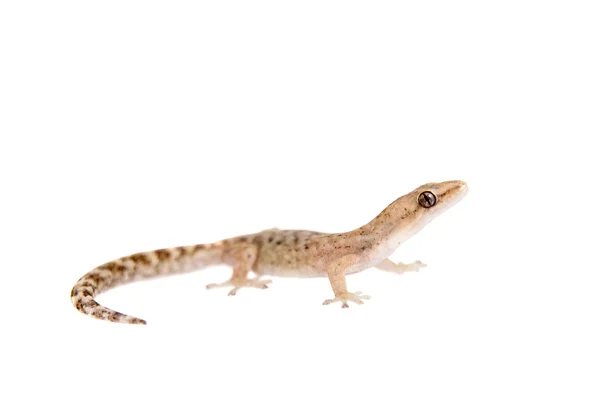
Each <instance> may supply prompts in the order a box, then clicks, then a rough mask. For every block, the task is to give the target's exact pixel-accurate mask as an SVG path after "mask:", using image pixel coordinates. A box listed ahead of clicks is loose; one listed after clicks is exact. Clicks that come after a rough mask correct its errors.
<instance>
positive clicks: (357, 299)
mask: <svg viewBox="0 0 600 400" xmlns="http://www.w3.org/2000/svg"><path fill="white" fill-rule="evenodd" d="M370 298H371V296H368V295H366V294H362V292H355V293H350V292H346V293H342V294H340V295H338V296H335V297H334V298H333V299H329V300H325V301H324V302H323V305H324V306H326V305H328V304H331V303H336V302H338V301H340V302H341V303H342V308H348V307H349V306H348V302H349V301H352V302H354V303H356V304H362V303H363V301H362V300H368V299H370Z"/></svg>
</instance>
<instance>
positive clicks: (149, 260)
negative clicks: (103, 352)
mask: <svg viewBox="0 0 600 400" xmlns="http://www.w3.org/2000/svg"><path fill="white" fill-rule="evenodd" d="M222 254H223V245H222V243H214V244H207V245H203V244H200V245H195V246H183V247H173V248H170V249H159V250H154V251H150V252H145V253H136V254H132V255H130V256H127V257H122V258H120V259H118V260H115V261H111V262H109V263H106V264H103V265H101V266H99V267H97V268H94V269H93V270H91V271H90V272H88V273H87V274H85V275H84V276H82V277H81V279H79V280H78V281H77V283H75V286H73V289H72V290H71V302H72V303H73V305H74V306H75V308H76V309H77V310H79V311H80V312H82V313H84V314H87V315H89V316H91V317H94V318H96V319H101V320H105V321H111V322H120V323H124V324H135V325H146V321H144V320H143V319H140V318H136V317H132V316H130V315H126V314H123V313H120V312H118V311H114V310H111V309H110V308H107V307H104V306H102V305H100V304H98V303H97V302H96V300H94V298H95V297H96V296H97V295H99V294H100V293H102V292H105V291H107V290H110V289H112V288H114V287H116V286H120V285H122V284H125V283H129V282H134V281H137V280H142V279H149V278H153V277H158V276H165V275H172V274H180V273H186V272H192V271H195V270H198V269H202V268H205V267H207V266H209V265H215V264H219V263H220V262H221V260H222Z"/></svg>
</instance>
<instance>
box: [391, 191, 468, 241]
mask: <svg viewBox="0 0 600 400" xmlns="http://www.w3.org/2000/svg"><path fill="white" fill-rule="evenodd" d="M467 191H468V188H467V184H466V183H465V182H463V181H446V182H436V183H427V184H425V185H422V186H419V187H418V188H416V189H415V190H413V191H412V192H410V193H408V194H406V195H404V196H402V197H400V198H399V199H398V200H396V201H395V202H394V203H393V214H394V215H396V218H397V221H398V225H397V228H398V229H397V231H396V233H397V235H394V236H395V239H397V241H398V242H402V241H404V240H405V239H407V238H408V237H410V236H412V235H413V234H415V233H416V232H418V231H419V230H421V229H422V228H423V227H424V226H425V225H427V224H428V223H429V222H430V221H431V220H433V219H434V218H435V217H437V216H438V215H440V214H441V213H443V212H444V211H446V210H447V209H449V208H450V207H452V206H453V205H454V204H456V203H458V202H459V201H460V200H461V199H462V198H463V197H464V196H465V195H466V194H467ZM396 236H397V237H396ZM395 241H396V240H395Z"/></svg>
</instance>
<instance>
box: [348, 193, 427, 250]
mask: <svg viewBox="0 0 600 400" xmlns="http://www.w3.org/2000/svg"><path fill="white" fill-rule="evenodd" d="M413 217H414V211H412V210H411V209H409V208H406V207H404V206H403V205H402V203H401V202H394V203H392V204H390V205H389V206H387V207H386V208H385V209H384V210H383V211H382V212H381V213H379V215H378V216H377V217H375V218H374V219H373V220H371V221H370V222H369V223H367V224H365V225H363V226H361V227H360V228H358V229H355V230H354V231H351V232H349V236H351V237H354V238H360V239H362V240H363V241H365V242H368V243H369V245H370V246H372V247H376V248H379V249H381V250H382V251H383V252H390V253H391V252H393V250H395V249H396V247H398V245H399V244H400V243H402V242H403V241H405V240H406V239H408V238H409V237H410V236H412V235H414V234H415V233H416V232H418V231H419V230H420V229H421V227H422V226H419V224H415V221H414V218H413Z"/></svg>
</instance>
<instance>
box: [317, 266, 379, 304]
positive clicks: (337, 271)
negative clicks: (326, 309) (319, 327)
mask: <svg viewBox="0 0 600 400" xmlns="http://www.w3.org/2000/svg"><path fill="white" fill-rule="evenodd" d="M357 258H358V257H357V256H355V255H347V256H344V257H342V258H341V259H339V260H336V261H335V262H333V263H331V264H330V265H329V266H328V267H327V277H328V278H329V283H331V288H332V289H333V294H334V295H335V297H334V298H333V299H328V300H325V301H324V302H323V305H328V304H331V303H335V302H338V301H339V302H341V303H342V308H348V307H349V306H348V302H349V301H352V302H354V303H356V304H363V300H368V299H370V298H371V297H370V296H368V295H366V294H362V293H361V292H354V293H351V292H348V289H347V288H346V275H345V273H346V270H347V269H348V268H349V267H351V266H352V265H354V264H355V263H356V262H357Z"/></svg>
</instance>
